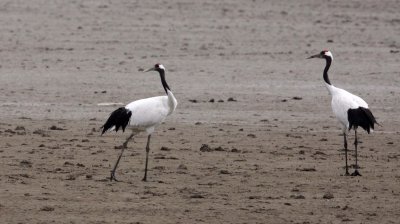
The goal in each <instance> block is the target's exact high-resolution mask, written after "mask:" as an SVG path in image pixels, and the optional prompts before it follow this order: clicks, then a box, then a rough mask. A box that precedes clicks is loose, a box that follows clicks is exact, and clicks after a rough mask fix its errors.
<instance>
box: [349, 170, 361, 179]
mask: <svg viewBox="0 0 400 224" xmlns="http://www.w3.org/2000/svg"><path fill="white" fill-rule="evenodd" d="M351 176H353V177H355V176H361V174H360V173H359V172H358V170H355V171H354V172H353V173H352V174H351Z"/></svg>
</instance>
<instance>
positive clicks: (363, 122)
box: [347, 107, 378, 134]
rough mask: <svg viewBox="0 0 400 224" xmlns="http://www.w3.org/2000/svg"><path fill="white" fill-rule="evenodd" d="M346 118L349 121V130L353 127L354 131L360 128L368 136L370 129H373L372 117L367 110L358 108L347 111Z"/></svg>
mask: <svg viewBox="0 0 400 224" xmlns="http://www.w3.org/2000/svg"><path fill="white" fill-rule="evenodd" d="M347 118H348V120H349V130H350V129H351V128H352V127H354V129H356V128H357V127H358V126H361V127H362V128H363V129H364V130H366V131H367V132H368V134H369V132H370V130H371V129H374V124H378V122H376V120H375V117H374V115H373V114H372V113H371V111H370V110H369V109H368V108H364V107H359V108H357V109H349V110H348V111H347Z"/></svg>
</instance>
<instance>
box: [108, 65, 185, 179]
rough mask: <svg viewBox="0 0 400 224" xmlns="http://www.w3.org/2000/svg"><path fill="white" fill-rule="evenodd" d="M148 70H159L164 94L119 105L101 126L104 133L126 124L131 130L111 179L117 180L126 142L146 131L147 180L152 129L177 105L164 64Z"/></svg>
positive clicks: (145, 177) (124, 126)
mask: <svg viewBox="0 0 400 224" xmlns="http://www.w3.org/2000/svg"><path fill="white" fill-rule="evenodd" d="M148 71H158V72H159V74H160V78H161V83H162V85H163V88H164V90H165V93H166V95H165V96H156V97H150V98H146V99H141V100H136V101H133V102H131V103H129V104H128V105H126V106H125V107H120V108H118V109H117V110H115V111H114V112H112V113H111V115H110V117H109V118H108V119H107V121H106V123H105V124H104V125H103V127H102V128H103V131H102V134H104V133H105V132H106V131H112V130H115V131H118V130H119V129H120V128H122V131H125V128H126V127H127V126H128V128H129V129H131V130H132V134H131V135H130V136H129V137H128V138H127V139H126V141H125V142H124V143H123V145H122V146H123V147H122V150H121V153H120V155H119V157H118V159H117V162H116V163H115V165H114V168H113V170H112V171H111V177H110V180H111V181H112V180H115V181H116V180H117V179H116V178H115V170H116V169H117V166H118V164H119V161H120V159H121V157H122V154H123V152H124V150H125V148H127V145H128V142H129V141H130V140H131V139H132V138H133V136H134V135H135V134H137V133H139V132H144V131H145V132H146V133H147V136H148V137H147V145H146V164H145V173H144V177H143V181H146V180H147V165H148V156H149V151H150V138H151V134H152V133H153V132H154V129H155V128H156V127H157V126H158V125H160V124H161V123H162V122H163V121H164V120H165V119H166V118H167V116H168V115H170V114H172V113H173V112H174V111H175V109H176V106H177V105H178V102H177V100H176V98H175V96H174V94H173V93H172V91H171V89H170V88H169V86H168V84H167V82H166V80H165V68H164V66H163V65H161V64H156V65H155V66H154V67H153V68H150V69H148V70H147V71H146V72H148Z"/></svg>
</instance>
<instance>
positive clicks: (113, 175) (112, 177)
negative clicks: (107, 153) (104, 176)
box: [110, 172, 118, 182]
mask: <svg viewBox="0 0 400 224" xmlns="http://www.w3.org/2000/svg"><path fill="white" fill-rule="evenodd" d="M110 181H115V182H118V180H117V178H115V173H114V172H111V176H110Z"/></svg>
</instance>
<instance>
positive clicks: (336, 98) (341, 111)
mask: <svg viewBox="0 0 400 224" xmlns="http://www.w3.org/2000/svg"><path fill="white" fill-rule="evenodd" d="M327 88H328V90H329V93H330V94H331V96H332V101H331V106H332V111H333V114H335V116H336V118H337V119H338V120H339V122H340V123H341V124H342V125H343V130H344V131H347V130H349V128H350V124H349V119H348V111H349V109H352V110H357V109H358V108H359V107H363V108H368V104H367V103H366V102H365V101H364V100H363V99H361V98H360V97H359V96H356V95H354V94H352V93H350V92H348V91H346V90H344V89H340V88H337V87H335V86H333V85H327Z"/></svg>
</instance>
